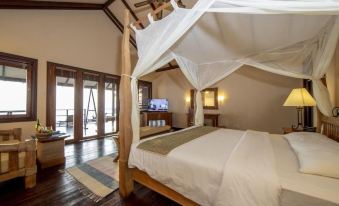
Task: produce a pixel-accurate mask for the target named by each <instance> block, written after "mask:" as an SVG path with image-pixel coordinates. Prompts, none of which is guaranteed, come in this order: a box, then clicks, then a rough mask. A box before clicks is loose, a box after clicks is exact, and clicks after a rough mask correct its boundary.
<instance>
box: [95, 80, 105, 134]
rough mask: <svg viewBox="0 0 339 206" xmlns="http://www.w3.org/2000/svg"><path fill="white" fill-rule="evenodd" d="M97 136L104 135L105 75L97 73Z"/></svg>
mask: <svg viewBox="0 0 339 206" xmlns="http://www.w3.org/2000/svg"><path fill="white" fill-rule="evenodd" d="M97 106H98V120H97V124H98V137H103V136H105V76H104V75H103V74H100V75H99V83H98V105H97Z"/></svg>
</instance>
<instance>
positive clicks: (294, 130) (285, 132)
mask: <svg viewBox="0 0 339 206" xmlns="http://www.w3.org/2000/svg"><path fill="white" fill-rule="evenodd" d="M282 129H283V133H284V134H288V133H291V132H316V131H317V128H316V127H305V128H304V129H303V130H297V129H293V128H291V127H283V128H282Z"/></svg>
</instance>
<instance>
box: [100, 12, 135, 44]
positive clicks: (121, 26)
mask: <svg viewBox="0 0 339 206" xmlns="http://www.w3.org/2000/svg"><path fill="white" fill-rule="evenodd" d="M103 11H104V12H105V14H106V15H107V16H108V18H109V19H110V20H111V21H112V22H113V24H114V25H115V26H116V27H117V28H118V29H119V30H120V31H121V33H123V32H124V26H123V25H122V23H121V22H120V21H119V19H118V18H117V17H116V16H115V15H114V14H113V12H112V11H111V10H110V9H109V8H108V7H104V8H103ZM129 41H130V43H131V44H132V45H133V46H134V48H137V44H136V41H135V39H134V38H133V37H132V36H131V37H130V39H129Z"/></svg>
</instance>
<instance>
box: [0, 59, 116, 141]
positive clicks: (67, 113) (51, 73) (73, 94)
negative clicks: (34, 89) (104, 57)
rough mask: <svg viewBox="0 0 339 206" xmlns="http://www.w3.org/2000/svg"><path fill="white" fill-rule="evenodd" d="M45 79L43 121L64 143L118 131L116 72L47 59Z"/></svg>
mask: <svg viewBox="0 0 339 206" xmlns="http://www.w3.org/2000/svg"><path fill="white" fill-rule="evenodd" d="M47 82H48V84H47V96H48V98H47V111H46V112H47V115H46V125H48V126H52V127H53V128H55V130H57V131H60V132H64V133H67V134H69V135H70V137H69V138H67V139H66V140H67V141H66V143H72V142H79V141H81V140H84V139H91V138H98V137H104V136H105V134H112V133H116V132H117V131H118V121H119V120H118V116H119V115H118V114H119V106H118V104H119V82H120V77H119V76H115V75H110V74H105V73H102V72H98V71H92V70H87V69H82V68H77V67H73V66H67V65H63V64H57V63H53V62H48V63H47ZM0 105H1V104H0Z"/></svg>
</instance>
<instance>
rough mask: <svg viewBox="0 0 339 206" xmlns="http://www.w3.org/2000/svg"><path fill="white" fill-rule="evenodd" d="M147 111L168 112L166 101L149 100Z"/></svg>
mask: <svg viewBox="0 0 339 206" xmlns="http://www.w3.org/2000/svg"><path fill="white" fill-rule="evenodd" d="M148 111H168V100H167V99H150V100H149V102H148Z"/></svg>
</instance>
